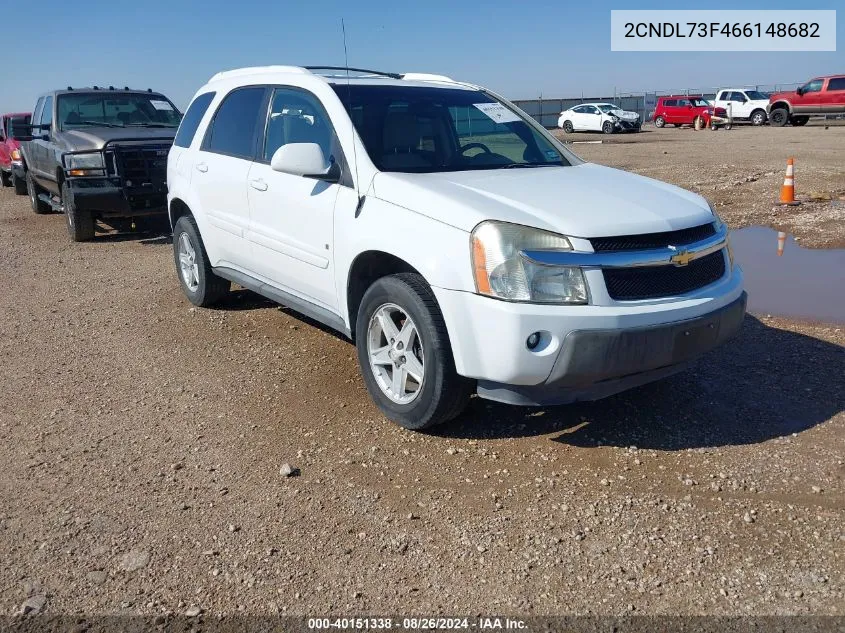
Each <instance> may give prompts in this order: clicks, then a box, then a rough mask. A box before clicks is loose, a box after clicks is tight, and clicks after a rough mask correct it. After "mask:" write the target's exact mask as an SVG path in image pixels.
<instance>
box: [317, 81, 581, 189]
mask: <svg viewBox="0 0 845 633" xmlns="http://www.w3.org/2000/svg"><path fill="white" fill-rule="evenodd" d="M332 87H333V88H334V90H335V92H336V93H337V95H338V97H340V100H341V101H342V102H343V103H344V105H345V106H346V107H347V109H348V110H349V111H350V113H351V116H352V121H353V124H354V125H355V129H356V130H357V132H358V134H359V135H360V137H361V139H362V141H363V142H364V146H365V147H366V148H367V153H368V154H369V156H370V159H371V160H372V161H373V163H374V164H375V166H376V167H378V168H379V169H380V170H382V171H398V172H414V173H433V172H443V171H469V170H480V169H502V168H514V167H545V166H562V165H569V162H568V161H567V160H566V158H565V157H564V156H563V155H562V154H561V152H560V151H558V149H557V148H556V147H555V146H554V145H553V143H552V142H551V141H550V140H548V139H547V138H546V137H545V136H544V135H543V134H542V133H541V132H540V131H539V130H537V129H536V128H535V127H534V126H532V125H530V124H529V123H528V122H527V121H525V120H523V119H522V117H521V116H520V115H518V114H517V113H516V112H514V111H513V110H511V109H510V108H508V107H507V106H506V105H504V104H503V103H501V102H499V101H497V100H495V99H494V98H493V97H491V96H490V95H488V94H487V93H485V92H482V91H480V90H463V89H458V88H437V87H427V86H425V87H423V86H397V85H361V84H358V85H354V84H353V85H347V84H334V85H333V86H332Z"/></svg>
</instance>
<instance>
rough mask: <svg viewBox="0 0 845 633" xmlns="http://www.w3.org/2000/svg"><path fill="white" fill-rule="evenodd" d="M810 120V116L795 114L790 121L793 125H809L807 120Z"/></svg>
mask: <svg viewBox="0 0 845 633" xmlns="http://www.w3.org/2000/svg"><path fill="white" fill-rule="evenodd" d="M809 120H810V117H808V116H794V117H792V119H790V121H789V122H790V123H792V125H794V126H795V127H801V126H802V125H807V121H809Z"/></svg>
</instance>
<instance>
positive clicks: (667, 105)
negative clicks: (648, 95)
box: [663, 99, 678, 108]
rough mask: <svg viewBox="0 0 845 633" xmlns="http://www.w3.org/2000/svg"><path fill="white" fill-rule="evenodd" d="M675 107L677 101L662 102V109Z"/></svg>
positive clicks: (667, 100)
mask: <svg viewBox="0 0 845 633" xmlns="http://www.w3.org/2000/svg"><path fill="white" fill-rule="evenodd" d="M677 105H678V100H677V99H666V100H665V101H664V102H663V107H664V108H674V107H675V106H677Z"/></svg>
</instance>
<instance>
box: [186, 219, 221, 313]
mask: <svg viewBox="0 0 845 633" xmlns="http://www.w3.org/2000/svg"><path fill="white" fill-rule="evenodd" d="M173 259H174V261H175V263H176V271H177V273H178V274H179V284H180V285H181V286H182V292H184V293H185V296H186V297H188V301H190V302H191V303H193V304H194V305H195V306H200V307H203V308H205V307H208V306H211V305H214V304H215V303H218V302H219V301H220V300H221V299H222V298H223V297H224V296H225V295H226V294H227V293H228V292H229V289H230V288H231V287H232V284H231V283H230V282H229V281H228V280H227V279H223V278H222V277H218V276H217V275H215V274H214V271H213V270H212V269H211V264H210V263H209V261H208V254H207V253H206V252H205V246H204V245H203V243H202V238H201V237H200V232H199V229H198V228H197V224H196V222H195V221H194V218H192V217H191V216H189V215H183V216H182V217H181V218H179V221H178V222H176V226H174V227H173Z"/></svg>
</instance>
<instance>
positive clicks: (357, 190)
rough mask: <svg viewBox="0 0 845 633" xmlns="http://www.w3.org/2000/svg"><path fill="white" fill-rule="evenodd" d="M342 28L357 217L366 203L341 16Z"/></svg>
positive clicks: (343, 23)
mask: <svg viewBox="0 0 845 633" xmlns="http://www.w3.org/2000/svg"><path fill="white" fill-rule="evenodd" d="M340 29H341V31H342V32H343V64H344V66H346V100H347V103H346V111H347V113H348V114H349V124H350V125H351V126H352V160H354V161H355V193H356V195H357V196H358V205H357V206H356V207H355V217H356V218H357V217H358V215H359V214H360V213H361V207H362V206H363V204H364V196H362V195H361V190H360V187H359V183H358V149H357V147H356V145H357V143H356V142H355V122H354V121H353V120H352V86H351V84H350V81H349V54H348V53H347V52H346V23H345V22H344V21H343V18H340Z"/></svg>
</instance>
